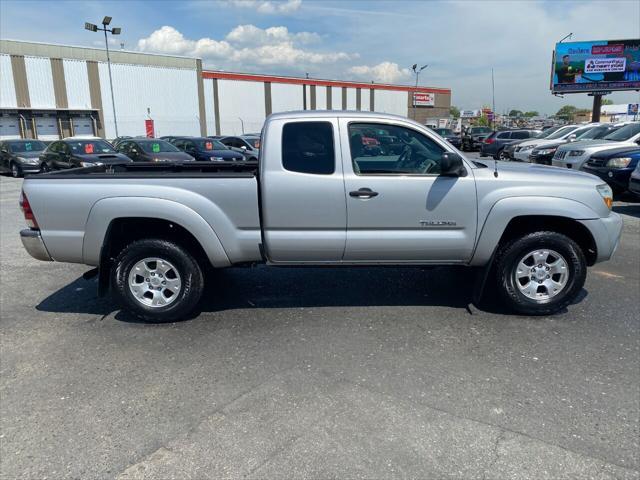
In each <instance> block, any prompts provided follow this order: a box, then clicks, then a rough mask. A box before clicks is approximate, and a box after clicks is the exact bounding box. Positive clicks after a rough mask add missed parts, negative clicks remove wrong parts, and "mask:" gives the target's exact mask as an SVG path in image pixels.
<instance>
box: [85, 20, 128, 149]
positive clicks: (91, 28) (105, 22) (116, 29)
mask: <svg viewBox="0 0 640 480" xmlns="http://www.w3.org/2000/svg"><path fill="white" fill-rule="evenodd" d="M110 23H111V17H104V18H103V19H102V28H98V26H97V25H94V24H93V23H89V22H84V28H85V30H89V31H91V32H97V31H101V32H104V46H105V48H106V49H107V68H108V70H109V89H110V90H111V107H112V108H113V124H114V125H115V127H116V138H117V137H119V135H118V120H117V119H116V101H115V100H114V98H113V78H112V77H111V58H110V57H109V40H108V39H107V32H111V35H120V33H121V32H122V29H121V28H120V27H113V28H107V27H108V26H109V24H110Z"/></svg>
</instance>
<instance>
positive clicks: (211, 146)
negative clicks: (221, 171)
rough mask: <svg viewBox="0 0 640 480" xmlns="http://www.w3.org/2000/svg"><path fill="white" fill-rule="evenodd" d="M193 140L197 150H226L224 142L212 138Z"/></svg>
mask: <svg viewBox="0 0 640 480" xmlns="http://www.w3.org/2000/svg"><path fill="white" fill-rule="evenodd" d="M194 142H195V144H196V146H197V147H198V150H227V146H226V145H225V144H224V143H220V142H219V141H218V140H213V139H212V138H206V139H204V138H203V139H202V140H194Z"/></svg>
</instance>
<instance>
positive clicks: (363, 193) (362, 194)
mask: <svg viewBox="0 0 640 480" xmlns="http://www.w3.org/2000/svg"><path fill="white" fill-rule="evenodd" d="M349 196H350V197H358V198H373V197H377V196H378V192H374V191H373V190H371V189H370V188H361V189H360V190H355V191H353V192H349Z"/></svg>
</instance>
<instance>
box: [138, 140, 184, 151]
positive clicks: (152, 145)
mask: <svg viewBox="0 0 640 480" xmlns="http://www.w3.org/2000/svg"><path fill="white" fill-rule="evenodd" d="M138 145H140V148H142V150H144V151H145V152H146V153H162V152H179V151H180V150H179V149H178V148H176V147H174V146H173V145H171V144H170V143H169V142H165V141H164V140H149V141H144V142H138Z"/></svg>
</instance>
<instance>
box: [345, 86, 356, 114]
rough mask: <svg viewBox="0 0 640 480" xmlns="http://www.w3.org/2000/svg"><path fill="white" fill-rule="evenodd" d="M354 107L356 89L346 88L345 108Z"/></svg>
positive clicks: (350, 108)
mask: <svg viewBox="0 0 640 480" xmlns="http://www.w3.org/2000/svg"><path fill="white" fill-rule="evenodd" d="M355 109H356V89H355V88H347V110H355Z"/></svg>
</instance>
